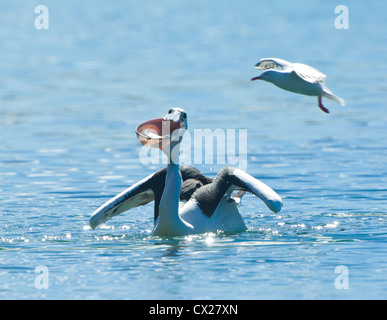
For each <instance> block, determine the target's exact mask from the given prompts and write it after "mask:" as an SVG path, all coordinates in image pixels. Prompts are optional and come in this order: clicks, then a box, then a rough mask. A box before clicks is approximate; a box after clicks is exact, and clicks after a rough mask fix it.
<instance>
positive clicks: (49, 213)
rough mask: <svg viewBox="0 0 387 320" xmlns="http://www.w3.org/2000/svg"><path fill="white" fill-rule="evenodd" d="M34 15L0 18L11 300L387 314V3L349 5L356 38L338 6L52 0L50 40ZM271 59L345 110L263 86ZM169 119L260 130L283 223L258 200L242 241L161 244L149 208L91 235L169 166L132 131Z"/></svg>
mask: <svg viewBox="0 0 387 320" xmlns="http://www.w3.org/2000/svg"><path fill="white" fill-rule="evenodd" d="M37 4H38V3H36V4H35V3H33V2H30V1H21V0H15V1H6V2H5V1H3V3H2V5H1V8H0V10H1V20H0V38H1V50H0V70H1V78H0V139H1V140H0V141H1V143H0V208H1V209H0V298H1V299H101V298H102V299H289V298H294V299H371V298H372V299H386V298H387V280H386V279H387V259H386V253H387V251H386V245H387V229H386V216H387V134H386V132H387V131H386V128H387V112H386V110H387V104H386V92H387V66H386V63H385V57H386V56H387V21H386V19H385V12H386V11H387V5H386V2H385V1H372V2H369V1H368V2H364V1H356V2H354V1H352V2H351V3H348V4H347V5H348V10H349V29H347V30H338V29H336V28H335V25H334V21H335V18H336V17H337V14H335V13H334V9H335V7H336V6H337V5H339V4H340V3H339V2H337V1H313V2H311V1H306V0H305V1H296V2H294V3H293V2H292V3H291V2H289V1H283V0H273V1H270V2H258V1H254V0H239V1H202V0H199V1H173V0H167V1H162V2H160V1H150V0H148V1H114V2H107V1H82V2H80V1H73V0H67V1H52V0H46V1H43V4H45V5H46V6H47V7H48V9H49V29H48V30H37V29H35V26H34V20H35V18H36V17H37V14H35V13H34V9H35V6H36V5H37ZM264 57H280V58H283V59H286V60H289V61H298V62H303V63H307V64H309V65H312V66H314V67H316V68H318V69H319V70H321V71H322V72H324V73H325V74H327V75H328V79H327V82H326V83H327V86H328V87H329V88H330V89H331V90H332V91H333V92H334V93H336V94H337V95H339V96H341V97H343V98H344V99H345V100H346V103H347V105H346V107H344V108H342V107H340V106H338V105H336V104H335V103H334V102H332V101H329V100H327V101H325V105H326V107H328V109H330V111H331V113H330V114H329V115H326V114H324V113H322V112H321V111H320V110H319V109H318V107H317V99H316V98H314V97H306V96H301V95H296V94H292V93H289V92H285V91H281V90H280V89H278V88H276V87H274V86H273V85H271V84H269V83H264V82H259V83H258V82H250V81H249V79H250V78H251V77H253V76H256V75H257V71H256V70H254V68H253V66H254V64H255V63H256V62H257V61H258V60H259V59H260V58H264ZM170 106H180V107H182V108H184V109H185V110H186V111H187V113H188V117H189V128H190V129H191V130H193V129H195V128H211V129H215V128H222V129H239V128H246V129H247V130H248V145H247V146H248V149H247V164H248V166H247V171H248V172H249V173H250V174H252V175H254V176H255V177H257V178H259V179H261V180H262V181H263V182H265V183H267V184H268V185H270V186H271V187H272V188H273V189H275V190H276V191H277V192H278V193H279V194H280V195H281V197H282V198H283V200H284V208H283V210H282V211H281V212H280V213H278V214H274V213H271V212H270V211H269V210H268V209H267V208H266V207H265V206H264V205H263V203H262V202H261V201H259V199H256V198H255V197H253V196H251V195H246V196H245V197H244V199H243V201H242V205H241V207H240V211H241V213H242V215H243V217H244V219H245V221H246V224H247V226H248V228H249V230H248V231H247V232H244V233H240V234H231V235H228V234H222V233H219V234H203V235H195V236H189V237H181V238H167V239H166V238H157V237H153V236H152V234H151V231H152V227H153V221H152V216H153V207H152V205H147V206H144V207H140V208H136V209H133V210H132V211H130V212H127V213H125V214H122V215H121V216H119V217H116V218H114V219H112V220H111V221H109V222H108V223H107V224H105V225H103V226H102V227H101V228H99V229H97V230H94V231H93V230H91V229H90V228H89V226H88V219H89V217H90V214H91V213H92V212H93V211H94V210H95V209H96V208H97V207H99V206H100V205H101V204H103V203H104V202H105V201H106V200H108V199H109V198H111V197H112V196H114V195H115V194H117V193H119V192H120V191H122V190H123V189H124V188H126V187H128V186H130V185H131V184H133V183H134V182H136V181H138V180H140V179H142V178H143V177H145V176H146V175H148V174H150V173H152V172H154V171H155V170H157V169H159V168H161V167H162V165H157V164H153V165H149V166H144V165H142V164H141V163H140V162H139V157H138V154H139V149H140V145H139V143H138V141H137V139H136V137H135V135H134V128H135V126H136V125H137V124H139V123H140V122H142V121H145V120H148V119H151V118H155V117H159V116H162V115H164V114H165V113H166V111H167V110H168V108H169V107H170ZM197 167H198V169H200V170H202V172H203V173H205V174H207V175H209V176H214V175H215V174H216V172H217V171H218V170H219V169H220V168H221V167H222V165H219V164H210V165H208V164H207V165H206V164H198V165H197ZM39 266H45V267H46V268H47V270H48V274H45V275H46V276H47V277H46V278H45V279H48V283H47V287H48V288H47V289H45V288H43V289H42V288H41V287H40V289H39V286H36V285H35V284H36V280H37V279H38V278H37V277H39V276H40V275H43V274H40V273H36V272H35V268H36V267H39ZM338 266H345V267H346V268H347V271H348V273H347V274H346V276H347V278H346V279H347V280H348V283H347V284H348V286H346V287H345V288H343V289H337V288H336V287H337V286H335V283H337V277H338V276H340V274H337V273H335V268H336V267H338ZM342 283H344V282H342Z"/></svg>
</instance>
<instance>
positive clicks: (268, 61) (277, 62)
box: [255, 58, 293, 70]
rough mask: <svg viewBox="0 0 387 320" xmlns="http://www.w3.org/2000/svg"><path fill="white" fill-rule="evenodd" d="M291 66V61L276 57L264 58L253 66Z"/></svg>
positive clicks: (277, 67) (283, 67) (270, 67)
mask: <svg viewBox="0 0 387 320" xmlns="http://www.w3.org/2000/svg"><path fill="white" fill-rule="evenodd" d="M292 67H293V63H291V62H288V61H286V60H283V59H278V58H264V59H261V60H260V61H259V62H258V63H257V64H256V65H255V68H256V69H260V70H268V69H289V68H292Z"/></svg>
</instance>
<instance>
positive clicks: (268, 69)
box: [251, 58, 345, 113]
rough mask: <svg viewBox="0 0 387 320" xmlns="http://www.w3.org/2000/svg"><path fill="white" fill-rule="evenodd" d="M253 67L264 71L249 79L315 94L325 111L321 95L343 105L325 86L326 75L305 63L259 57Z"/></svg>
mask: <svg viewBox="0 0 387 320" xmlns="http://www.w3.org/2000/svg"><path fill="white" fill-rule="evenodd" d="M255 68H256V69H260V70H265V71H264V72H263V73H262V74H261V75H260V76H258V77H254V78H252V79H251V81H254V80H264V81H267V82H271V83H272V84H274V85H276V86H277V87H279V88H281V89H284V90H287V91H291V92H295V93H300V94H304V95H307V96H317V97H318V106H319V107H320V109H321V110H322V111H324V112H325V113H329V110H328V109H327V108H325V107H324V106H323V104H322V97H325V98H328V99H331V100H334V101H336V102H337V103H338V104H339V105H341V106H344V105H345V102H344V100H343V99H341V98H340V97H338V96H336V95H334V94H333V93H332V92H331V91H330V90H329V89H328V88H327V87H326V86H325V83H324V80H325V79H326V77H327V76H326V75H325V74H323V73H321V72H320V71H318V70H317V69H315V68H312V67H310V66H308V65H306V64H302V63H291V62H288V61H285V60H282V59H278V58H265V59H261V60H260V61H259V62H258V63H257V64H256V65H255Z"/></svg>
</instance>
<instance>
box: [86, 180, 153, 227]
mask: <svg viewBox="0 0 387 320" xmlns="http://www.w3.org/2000/svg"><path fill="white" fill-rule="evenodd" d="M154 176H155V174H152V175H150V176H148V177H146V178H145V179H143V180H141V181H139V182H137V183H136V184H134V185H133V186H131V187H130V188H128V189H126V190H124V191H122V192H121V193H120V194H118V195H116V196H115V197H114V198H112V199H110V200H109V201H108V202H106V203H105V204H103V205H102V206H101V207H99V208H98V209H97V210H95V211H94V213H93V214H92V215H91V217H90V226H91V227H92V228H93V229H95V228H96V227H97V226H98V225H100V224H102V223H104V222H106V221H108V220H109V219H111V218H112V217H114V216H117V215H119V214H121V213H122V212H125V211H128V210H130V209H132V208H135V207H138V206H142V205H145V204H147V203H149V202H151V201H153V200H154V199H155V194H154V192H153V190H152V178H153V177H154Z"/></svg>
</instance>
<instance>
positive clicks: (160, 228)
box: [154, 143, 193, 236]
mask: <svg viewBox="0 0 387 320" xmlns="http://www.w3.org/2000/svg"><path fill="white" fill-rule="evenodd" d="M179 147H180V146H179V143H171V152H170V157H169V160H170V161H169V163H168V166H167V175H166V177H165V187H164V192H163V195H162V197H161V200H160V205H159V218H158V222H157V225H156V227H155V230H154V234H155V235H160V236H179V235H186V234H188V233H191V230H192V229H193V228H192V226H191V225H189V224H188V223H186V222H184V221H183V220H182V219H181V218H180V216H179V198H180V189H181V184H182V178H181V174H180V166H179Z"/></svg>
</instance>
